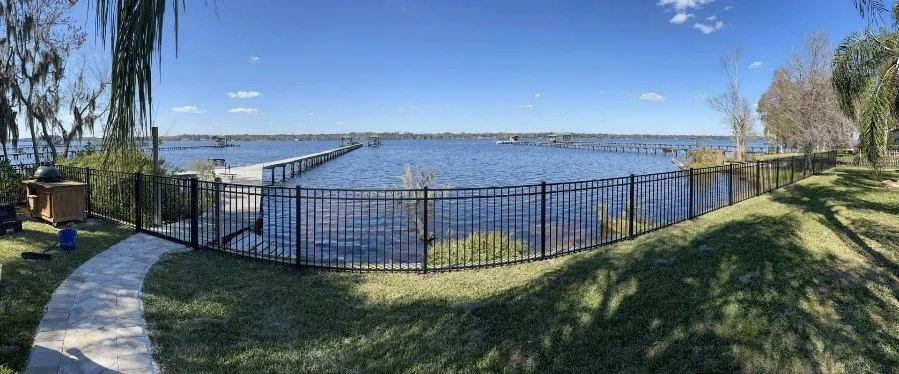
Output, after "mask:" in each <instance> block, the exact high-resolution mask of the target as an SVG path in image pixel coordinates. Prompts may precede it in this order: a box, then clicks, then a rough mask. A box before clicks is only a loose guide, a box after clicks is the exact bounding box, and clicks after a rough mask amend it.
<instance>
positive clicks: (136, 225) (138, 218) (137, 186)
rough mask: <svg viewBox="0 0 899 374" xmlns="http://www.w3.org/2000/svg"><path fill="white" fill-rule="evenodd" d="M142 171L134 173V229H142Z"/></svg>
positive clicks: (138, 230)
mask: <svg viewBox="0 0 899 374" xmlns="http://www.w3.org/2000/svg"><path fill="white" fill-rule="evenodd" d="M140 182H141V175H140V173H134V231H136V232H140V231H141V226H142V225H141V214H140V206H141V202H140V200H141V199H140V184H141V183H140Z"/></svg>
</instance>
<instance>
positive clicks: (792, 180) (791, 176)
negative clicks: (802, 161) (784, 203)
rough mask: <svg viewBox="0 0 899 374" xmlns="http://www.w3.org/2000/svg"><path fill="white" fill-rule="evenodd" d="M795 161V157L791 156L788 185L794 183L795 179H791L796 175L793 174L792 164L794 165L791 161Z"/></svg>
mask: <svg viewBox="0 0 899 374" xmlns="http://www.w3.org/2000/svg"><path fill="white" fill-rule="evenodd" d="M795 160H796V156H791V157H790V183H793V182H795V181H796V180H795V179H793V178H794V177H795V175H796V174H795V170H796V167H795V166H793V164H794V162H793V161H795ZM790 183H787V184H790Z"/></svg>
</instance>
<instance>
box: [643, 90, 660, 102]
mask: <svg viewBox="0 0 899 374" xmlns="http://www.w3.org/2000/svg"><path fill="white" fill-rule="evenodd" d="M665 99H667V97H665V96H662V95H659V94H657V93H655V92H647V93H645V94H642V95H640V100H648V101H665Z"/></svg>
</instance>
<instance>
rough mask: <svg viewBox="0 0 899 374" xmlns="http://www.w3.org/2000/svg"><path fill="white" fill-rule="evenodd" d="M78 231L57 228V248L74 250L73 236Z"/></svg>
mask: <svg viewBox="0 0 899 374" xmlns="http://www.w3.org/2000/svg"><path fill="white" fill-rule="evenodd" d="M77 233H78V231H76V230H75V229H62V230H59V249H61V250H63V251H74V250H75V236H76V234H77Z"/></svg>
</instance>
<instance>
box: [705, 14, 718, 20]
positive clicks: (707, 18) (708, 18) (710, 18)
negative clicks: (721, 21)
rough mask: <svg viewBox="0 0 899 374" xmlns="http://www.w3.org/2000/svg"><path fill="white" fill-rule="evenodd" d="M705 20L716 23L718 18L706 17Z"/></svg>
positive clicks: (714, 16) (713, 16)
mask: <svg viewBox="0 0 899 374" xmlns="http://www.w3.org/2000/svg"><path fill="white" fill-rule="evenodd" d="M705 19H706V20H708V21H714V20H716V19H718V16H716V15H712V16H709V17H706V18H705Z"/></svg>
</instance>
